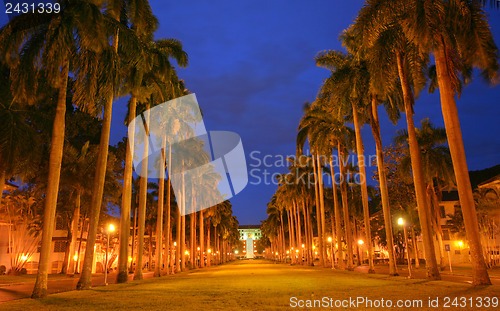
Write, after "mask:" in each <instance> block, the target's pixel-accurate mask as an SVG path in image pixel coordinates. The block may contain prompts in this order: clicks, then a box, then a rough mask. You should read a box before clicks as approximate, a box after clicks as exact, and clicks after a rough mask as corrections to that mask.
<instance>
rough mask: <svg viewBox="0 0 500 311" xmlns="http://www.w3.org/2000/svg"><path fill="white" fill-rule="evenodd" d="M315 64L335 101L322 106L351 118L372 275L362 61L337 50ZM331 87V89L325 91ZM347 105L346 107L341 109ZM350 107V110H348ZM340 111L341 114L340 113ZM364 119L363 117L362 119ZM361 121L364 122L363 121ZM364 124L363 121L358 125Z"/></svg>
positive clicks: (365, 85) (366, 77) (322, 55)
mask: <svg viewBox="0 0 500 311" xmlns="http://www.w3.org/2000/svg"><path fill="white" fill-rule="evenodd" d="M316 64H317V65H318V66H321V67H325V68H327V69H330V70H331V71H332V75H331V76H330V77H329V78H328V79H327V81H325V83H324V85H323V90H322V93H325V92H330V93H333V96H334V97H335V100H333V101H329V102H328V103H326V105H327V106H331V107H328V108H329V109H331V110H334V111H338V113H339V114H340V116H341V117H342V116H343V114H345V112H343V111H342V110H346V109H345V108H347V110H350V111H349V112H347V113H348V114H350V115H352V120H353V122H354V133H355V138H356V151H357V155H358V163H359V170H360V182H361V196H362V203H363V215H364V216H363V217H364V222H365V229H366V230H365V234H366V237H365V240H366V241H367V244H366V245H367V250H368V264H369V269H368V272H369V273H374V272H375V270H374V269H373V251H372V243H371V240H372V239H371V228H370V212H369V208H368V190H367V185H366V169H365V156H364V147H363V140H362V137H361V125H360V117H361V118H363V116H364V115H366V113H365V111H366V110H367V106H366V102H367V101H368V100H367V99H368V96H367V95H368V87H369V80H370V79H369V77H370V76H369V74H368V72H367V68H366V65H365V64H364V63H363V62H356V61H355V60H354V59H353V57H352V55H349V54H344V53H342V52H339V51H327V52H321V53H319V54H318V55H317V56H316ZM325 88H331V90H328V91H327V90H325ZM342 105H347V106H348V107H345V108H344V107H342ZM349 108H350V109H349ZM341 111H342V112H341ZM363 119H365V118H363ZM363 121H365V120H363ZM362 123H365V122H362Z"/></svg>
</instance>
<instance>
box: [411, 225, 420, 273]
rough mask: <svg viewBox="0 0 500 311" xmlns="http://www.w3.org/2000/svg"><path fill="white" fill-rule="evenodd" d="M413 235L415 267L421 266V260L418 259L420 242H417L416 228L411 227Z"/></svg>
mask: <svg viewBox="0 0 500 311" xmlns="http://www.w3.org/2000/svg"><path fill="white" fill-rule="evenodd" d="M411 237H412V242H413V256H414V257H415V269H418V268H420V261H419V259H418V244H417V236H416V234H415V228H414V227H413V226H412V227H411Z"/></svg>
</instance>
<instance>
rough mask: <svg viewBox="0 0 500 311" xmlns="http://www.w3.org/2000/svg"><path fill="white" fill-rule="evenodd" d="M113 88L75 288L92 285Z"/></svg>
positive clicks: (107, 102)
mask: <svg viewBox="0 0 500 311" xmlns="http://www.w3.org/2000/svg"><path fill="white" fill-rule="evenodd" d="M113 49H114V50H115V53H117V52H118V30H117V31H116V33H115V35H114V36H113ZM113 99H114V90H113V88H111V90H110V91H109V94H108V98H107V99H106V102H105V103H104V113H103V118H102V129H101V140H100V142H99V154H98V156H97V165H96V172H95V178H94V186H93V190H92V203H91V206H90V224H89V232H88V234H87V245H86V247H85V259H84V260H83V267H82V275H81V277H80V280H78V284H77V285H76V289H78V290H81V289H89V288H91V287H92V265H93V262H94V246H95V240H96V237H97V228H98V226H99V216H100V214H101V205H102V196H103V193H104V182H105V178H106V166H107V163H108V149H109V134H110V130H111V114H112V110H113Z"/></svg>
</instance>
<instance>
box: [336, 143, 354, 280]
mask: <svg viewBox="0 0 500 311" xmlns="http://www.w3.org/2000/svg"><path fill="white" fill-rule="evenodd" d="M338 149H339V167H340V176H341V178H342V180H341V183H340V192H341V194H342V209H343V212H344V227H345V239H346V244H347V257H348V258H347V267H346V268H345V269H346V270H353V269H354V268H353V251H352V231H351V222H350V220H349V218H350V217H349V206H348V205H347V185H346V180H345V179H346V174H345V168H344V152H343V151H341V150H342V149H341V145H340V142H339V144H338Z"/></svg>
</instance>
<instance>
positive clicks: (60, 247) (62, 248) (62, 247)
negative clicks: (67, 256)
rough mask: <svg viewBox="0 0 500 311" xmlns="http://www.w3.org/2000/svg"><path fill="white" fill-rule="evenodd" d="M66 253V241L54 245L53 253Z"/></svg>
mask: <svg viewBox="0 0 500 311" xmlns="http://www.w3.org/2000/svg"><path fill="white" fill-rule="evenodd" d="M64 252H66V241H56V242H55V243H54V253H64Z"/></svg>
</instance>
